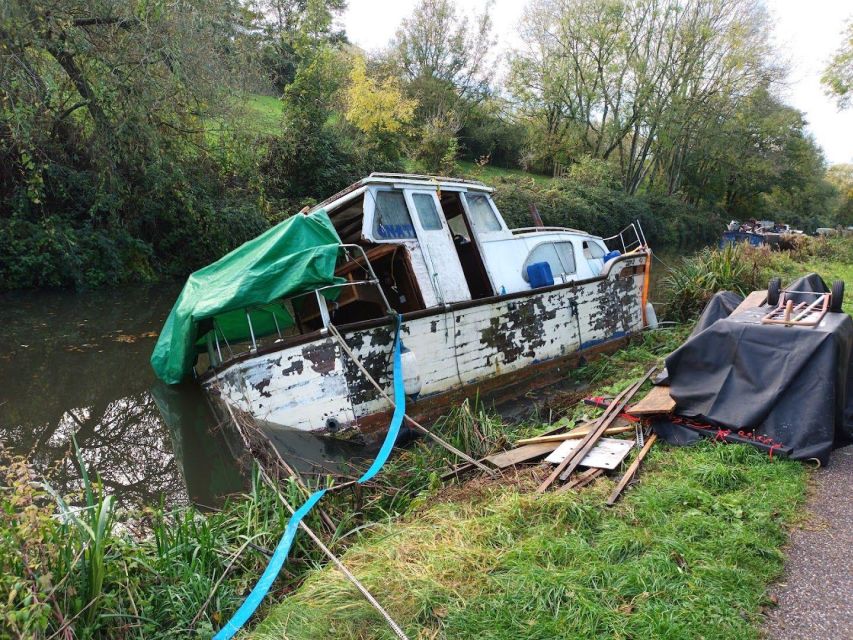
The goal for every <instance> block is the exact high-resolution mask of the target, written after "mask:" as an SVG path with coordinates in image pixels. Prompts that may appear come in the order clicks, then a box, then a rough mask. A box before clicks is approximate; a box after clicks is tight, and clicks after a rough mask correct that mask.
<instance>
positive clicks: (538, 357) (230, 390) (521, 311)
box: [203, 254, 647, 436]
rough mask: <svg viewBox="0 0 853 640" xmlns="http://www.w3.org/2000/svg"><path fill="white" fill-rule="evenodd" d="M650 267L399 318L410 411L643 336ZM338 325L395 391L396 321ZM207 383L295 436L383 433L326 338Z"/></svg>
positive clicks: (503, 386) (543, 372)
mask: <svg viewBox="0 0 853 640" xmlns="http://www.w3.org/2000/svg"><path fill="white" fill-rule="evenodd" d="M646 260H647V256H646V255H645V254H636V255H631V256H624V257H622V258H619V259H617V260H615V261H614V262H613V264H612V265H609V267H610V268H609V271H608V272H607V274H606V275H605V276H602V277H601V278H597V279H594V280H589V281H586V282H582V283H577V284H570V285H566V286H560V287H551V288H548V289H542V290H535V291H530V292H529V293H525V294H524V295H517V294H516V295H513V296H506V297H502V298H492V299H488V300H483V301H477V302H474V303H465V304H462V305H455V306H451V307H450V308H449V309H436V310H434V312H433V313H428V312H418V313H416V314H412V315H411V316H410V317H404V321H403V324H402V329H401V332H402V339H403V343H404V345H405V346H406V347H407V348H408V349H409V350H410V351H411V354H410V356H409V359H408V360H407V363H406V366H404V375H405V376H406V377H407V378H409V379H410V380H409V384H410V386H411V385H412V384H414V382H413V380H412V379H413V378H419V380H420V385H419V386H420V393H419V394H418V395H417V397H416V398H413V399H410V401H409V402H408V403H407V408H408V410H409V413H410V414H412V415H413V416H419V417H421V418H423V419H430V418H434V417H436V416H438V415H440V414H441V413H443V412H446V410H447V408H448V407H450V406H452V405H454V404H456V403H458V402H459V401H461V400H462V399H463V398H464V397H468V396H470V395H472V394H474V393H477V392H479V393H493V394H494V393H498V392H499V391H500V390H505V392H506V394H507V395H512V394H518V393H523V392H525V391H527V390H529V389H531V388H536V387H540V386H544V385H547V384H551V383H554V382H558V381H559V380H560V379H562V377H563V371H562V370H563V369H564V368H566V367H569V366H571V365H572V364H574V363H576V361H577V360H578V359H579V358H580V357H581V355H583V354H585V353H593V352H596V351H599V350H602V349H607V348H612V347H614V346H615V345H617V344H618V340H619V339H620V338H622V337H625V336H628V335H630V334H632V333H635V332H637V331H639V330H641V329H642V327H643V309H642V307H643V305H642V296H643V286H644V282H645V278H646V273H645V268H644V267H645V261H646ZM340 330H341V332H342V334H343V337H344V339H345V340H346V342H347V344H348V345H349V346H350V348H351V349H352V351H353V352H354V353H355V355H356V357H357V358H358V359H359V360H360V361H361V362H362V363H363V364H364V366H365V367H366V368H367V370H368V371H370V373H371V375H372V376H373V377H374V378H375V379H376V380H377V381H378V382H379V384H380V385H381V386H383V387H384V388H385V389H386V391H387V392H389V393H390V389H391V373H392V372H391V352H392V348H393V338H394V335H393V334H394V328H393V325H392V324H391V323H387V324H384V325H380V326H372V327H366V328H359V327H355V326H351V327H346V326H344V327H341V328H340ZM203 384H204V386H205V387H206V388H207V389H208V391H209V392H211V393H212V394H214V395H216V396H218V397H219V398H220V399H221V400H222V401H224V402H228V403H229V404H231V405H232V406H234V407H235V408H237V409H239V410H241V411H246V412H249V413H251V414H253V415H254V416H255V417H257V418H259V419H261V420H264V421H268V422H271V423H274V424H280V425H283V426H286V427H291V428H294V429H300V430H305V431H318V432H328V433H336V434H341V435H344V434H350V435H351V434H353V433H356V432H360V433H362V434H364V435H365V436H375V435H376V434H377V433H378V432H381V431H382V430H383V429H384V428H385V427H386V426H387V416H388V412H389V409H390V405H389V403H388V401H387V400H386V399H385V398H384V397H382V396H381V395H380V394H379V393H378V392H377V391H376V389H375V388H374V387H373V386H372V384H371V383H370V382H369V381H368V380H367V379H366V378H365V376H364V375H363V374H362V373H361V372H360V371H359V370H358V368H357V367H356V365H355V364H354V363H353V362H352V360H351V359H350V358H349V357H348V356H347V354H346V353H344V352H343V350H342V349H341V348H340V346H339V345H338V344H337V343H336V342H335V340H334V339H333V338H332V337H329V336H318V337H317V338H316V339H314V340H311V341H308V342H303V343H301V344H296V345H283V346H282V348H281V349H278V350H275V351H272V352H268V353H264V354H258V355H255V356H252V357H248V358H245V359H243V360H241V361H238V362H234V363H232V364H230V365H229V366H227V367H226V368H224V369H223V370H221V371H218V372H216V373H215V374H214V375H213V376H211V377H209V378H208V379H206V380H205V381H204V383H203Z"/></svg>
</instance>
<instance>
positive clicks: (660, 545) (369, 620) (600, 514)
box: [250, 329, 806, 640]
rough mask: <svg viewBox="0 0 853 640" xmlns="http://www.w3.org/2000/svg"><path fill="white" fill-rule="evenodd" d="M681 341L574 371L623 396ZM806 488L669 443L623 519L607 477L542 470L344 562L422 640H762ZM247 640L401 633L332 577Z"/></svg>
mask: <svg viewBox="0 0 853 640" xmlns="http://www.w3.org/2000/svg"><path fill="white" fill-rule="evenodd" d="M685 333H686V332H685V330H684V329H681V330H676V331H661V332H657V333H654V334H648V335H646V336H645V337H644V338H643V340H642V341H641V342H640V343H638V344H636V345H634V346H632V347H631V348H629V349H626V350H623V351H621V352H619V353H617V354H616V355H614V356H613V357H611V358H605V359H601V360H598V361H596V362H594V363H592V364H590V365H588V366H586V367H584V368H582V369H580V370H578V371H577V372H575V374H574V375H575V377H576V378H577V380H578V381H579V382H587V383H590V382H592V383H593V385H594V386H593V388H592V390H594V391H600V392H602V393H613V392H616V391H618V390H620V389H621V388H623V387H624V386H626V384H628V382H629V380H630V378H633V377H636V376H638V375H639V374H640V372H641V371H642V370H643V368H644V367H645V366H647V365H648V364H649V363H651V362H655V361H657V359H658V358H659V357H660V356H662V355H664V354H666V353H668V352H669V350H671V348H673V346H674V345H676V344H678V343H679V342H680V341H681V340H682V339H683V338H684V337H685ZM574 411H575V412H580V411H583V408H582V407H581V408H575V409H574ZM576 417H577V416H576ZM541 429H542V427H541V425H529V426H528V428H526V429H525V428H522V429H520V430H518V431H516V432H513V433H510V434H509V439H516V438H518V437H520V436H521V435H522V434H524V433H528V432H529V431H531V430H541ZM422 446H423V445H422ZM805 485H806V472H805V471H804V469H803V468H802V466H801V465H799V464H798V463H791V462H787V461H778V460H774V461H770V460H769V459H768V458H767V457H766V456H765V455H763V454H760V453H758V452H756V451H754V450H752V449H749V448H745V447H739V446H724V445H713V444H702V445H700V446H696V447H692V448H687V449H676V448H671V447H668V446H665V445H660V446H658V447H656V448H655V449H653V450H652V454H651V455H650V457H649V458H647V461H646V462H645V463H644V466H643V473H642V480H641V482H640V484H639V485H638V486H637V487H636V488H633V489H631V490H630V491H629V492H628V493H627V495H626V496H625V498H624V499H623V501H622V502H621V503H620V504H619V505H618V506H617V507H616V508H614V509H606V508H605V507H604V501H605V499H606V496H607V495H608V493H609V491H610V490H611V489H612V487H613V482H612V481H611V480H604V481H599V482H598V483H596V484H595V485H593V486H592V487H591V488H588V489H585V490H584V491H583V492H581V493H579V494H576V493H573V492H566V493H549V494H546V495H544V496H541V497H536V496H534V494H533V489H534V488H535V486H536V483H535V478H534V477H533V475H531V474H525V473H522V474H520V475H519V476H517V477H508V478H505V479H504V480H502V481H499V482H491V481H489V482H486V481H484V480H482V479H474V480H472V481H470V482H467V483H464V484H462V485H460V486H450V487H443V488H434V489H432V490H430V491H426V492H424V493H422V494H421V495H420V497H419V498H418V499H417V500H415V501H414V502H413V503H412V504H411V507H410V508H409V510H408V511H407V512H406V513H405V514H404V515H403V516H402V517H401V518H399V519H398V520H395V521H387V522H385V523H382V524H379V525H377V526H376V527H374V528H372V529H371V530H370V531H369V532H368V533H365V534H363V535H361V536H360V537H359V540H358V541H357V542H356V543H355V544H354V545H353V546H351V547H350V548H349V550H348V551H347V552H346V553H345V554H344V556H343V560H344V562H345V563H346V564H347V566H348V567H350V568H351V569H352V570H353V572H354V573H355V574H356V575H357V576H358V577H359V578H360V579H361V580H362V581H363V582H364V583H365V584H366V585H367V587H368V589H370V590H371V592H373V593H374V594H375V595H376V596H377V597H378V598H379V600H380V601H381V602H382V604H383V606H385V607H386V608H387V609H388V611H389V612H390V613H391V615H392V616H393V617H394V618H395V619H396V620H397V622H398V623H400V624H402V625H403V627H404V628H405V629H406V630H407V633H408V634H409V635H410V637H412V638H415V637H418V638H555V637H563V638H589V637H615V638H629V637H656V638H657V637H661V638H665V637H669V638H687V637H705V638H750V637H757V628H758V625H759V623H760V616H759V613H760V610H761V607H762V606H763V605H765V604H767V602H766V600H765V587H766V585H767V584H768V583H769V582H770V581H771V580H773V579H774V578H775V577H777V576H778V575H779V574H780V571H781V568H782V561H783V558H782V555H781V552H780V548H781V546H782V545H783V544H784V542H785V539H786V534H785V525H786V524H787V523H789V522H790V521H791V520H792V519H793V518H794V517H795V513H796V511H797V508H798V506H799V504H800V503H801V502H802V499H803V496H804V492H805ZM250 637H252V638H256V639H262V640H267V639H271V638H282V637H287V638H300V639H309V638H329V637H335V638H359V639H362V638H386V637H392V636H391V635H390V632H389V631H388V630H387V627H386V626H385V625H384V624H383V622H382V620H381V618H378V617H377V615H376V613H375V611H374V610H373V609H372V608H371V607H370V605H368V604H367V603H366V602H365V601H364V600H363V598H362V597H361V596H360V595H359V594H358V593H357V592H356V591H355V590H354V589H352V587H351V586H350V585H349V583H347V582H346V581H345V580H344V579H343V578H342V577H341V576H340V574H338V573H337V572H336V571H335V570H334V569H322V570H318V571H315V572H312V573H311V575H310V576H309V577H308V578H307V580H306V581H305V583H304V584H303V585H302V586H301V587H300V588H299V589H297V590H296V591H295V592H294V593H293V594H291V595H290V596H289V597H288V598H287V599H286V600H285V601H284V602H283V603H282V604H280V605H278V606H277V607H274V608H273V609H272V611H271V613H270V614H269V615H268V617H267V618H266V619H265V620H264V621H263V622H262V623H261V624H260V625H259V626H258V627H257V628H256V629H255V630H254V632H253V633H251V634H250Z"/></svg>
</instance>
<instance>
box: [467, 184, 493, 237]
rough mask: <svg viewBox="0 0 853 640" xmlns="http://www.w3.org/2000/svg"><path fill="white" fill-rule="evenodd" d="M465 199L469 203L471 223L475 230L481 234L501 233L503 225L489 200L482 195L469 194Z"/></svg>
mask: <svg viewBox="0 0 853 640" xmlns="http://www.w3.org/2000/svg"><path fill="white" fill-rule="evenodd" d="M465 199H466V200H467V201H468V209H469V210H470V212H471V222H472V224H473V225H474V230H475V231H479V232H481V233H482V232H484V231H485V232H488V231H500V230H501V223H500V220H498V217H497V216H496V215H495V212H494V211H493V210H492V206H491V205H490V204H489V199H488V198H487V197H486V196H484V195H481V194H471V193H469V194H467V195H466V196H465Z"/></svg>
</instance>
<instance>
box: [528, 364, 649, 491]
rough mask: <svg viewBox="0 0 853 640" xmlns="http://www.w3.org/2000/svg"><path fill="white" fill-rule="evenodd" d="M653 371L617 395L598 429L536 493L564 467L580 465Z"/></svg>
mask: <svg viewBox="0 0 853 640" xmlns="http://www.w3.org/2000/svg"><path fill="white" fill-rule="evenodd" d="M653 372H654V368H652V369H649V371H648V372H647V373H646V375H645V376H643V378H642V379H641V380H640V381H639V382H637V383H635V384H633V385H631V386H630V387H628V388H626V389H625V390H624V391H622V393H620V394H619V395H618V396H616V398H614V399H613V402H612V403H611V404H610V406H609V407H608V408H607V409H606V410H605V411H604V413H603V414H601V416H600V417H599V418H598V420H597V427H596V429H595V430H594V431H591V432H589V433H588V434H587V435H586V436H584V438H583V440H581V446H580V447H579V448H578V449H577V451H576V452H575V453H574V454H572V455H571V456H568V457H567V458H566V459H565V460H563V462H561V463H560V464H558V465H557V468H556V469H554V471H553V472H552V473H551V475H550V476H548V477H547V478H546V479H545V480H544V481H543V482H542V484H540V485H539V487H537V489H536V493H543V492H544V491H545V490H546V489H547V488H548V487H550V486H551V485H552V484H553V483H554V481H555V480H556V479H557V478H558V477H560V474H561V473H563V470H564V469H567V468H570V471H569V473H571V471H574V469H575V468H576V467H577V465H578V462H580V460H581V459H583V456H585V455H586V454H587V453H588V452H589V450H590V449H591V448H592V446H593V445H594V444H595V441H596V440H598V438H600V437H601V435H602V433H603V432H604V431H605V430H606V429H607V427H609V426H610V425H611V424H612V423H613V421H614V420H615V419H616V417H617V416H618V415H619V413H620V412H621V411H622V409H624V408H625V402H627V400H629V399H630V398H631V397H632V396H633V394H634V393H636V392H637V390H638V389H639V388H640V387H641V386H642V385H643V383H644V382H645V381H646V380H648V379H649V377H650V376H651V375H652V373H653ZM623 400H624V402H623Z"/></svg>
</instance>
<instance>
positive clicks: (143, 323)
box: [0, 285, 243, 506]
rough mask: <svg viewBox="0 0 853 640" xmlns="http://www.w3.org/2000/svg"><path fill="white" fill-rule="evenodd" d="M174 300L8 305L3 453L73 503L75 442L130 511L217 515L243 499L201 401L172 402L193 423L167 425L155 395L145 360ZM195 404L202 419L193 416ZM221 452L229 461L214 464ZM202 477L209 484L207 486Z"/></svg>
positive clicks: (48, 300)
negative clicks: (26, 463)
mask: <svg viewBox="0 0 853 640" xmlns="http://www.w3.org/2000/svg"><path fill="white" fill-rule="evenodd" d="M176 294H177V287H176V286H174V285H169V286H158V287H133V288H127V289H119V290H114V291H107V292H92V293H83V294H78V293H71V292H34V293H19V294H11V295H5V296H3V297H2V298H0V327H2V328H3V330H2V334H0V394H2V395H0V427H2V431H0V434H2V439H3V443H4V444H5V446H6V447H7V448H8V449H9V450H10V451H12V452H14V453H17V454H21V455H25V456H27V457H28V458H29V459H30V460H32V461H33V462H34V464H35V465H36V467H37V469H38V470H39V471H41V472H42V473H44V474H46V475H47V476H49V478H50V481H51V483H52V484H54V485H55V486H56V487H57V488H58V489H59V490H61V491H63V492H68V491H72V490H74V489H76V488H78V487H79V471H78V469H77V468H76V465H75V464H74V462H73V456H71V455H69V452H70V450H71V446H72V445H71V436H72V434H74V435H75V437H76V440H77V443H78V444H79V446H80V449H81V451H82V455H83V458H84V459H85V461H86V463H87V465H88V466H89V468H90V470H91V471H92V472H93V474H97V475H98V476H99V477H100V479H101V481H102V482H103V484H104V487H105V488H106V489H107V490H108V491H109V492H111V493H112V494H114V495H116V496H118V497H119V498H120V500H121V502H122V503H123V504H125V505H128V506H138V505H142V504H152V503H158V502H160V501H161V500H162V501H163V502H164V503H165V504H167V505H177V504H183V503H185V502H186V501H187V500H188V499H192V500H195V501H198V502H201V503H207V504H211V503H215V502H216V501H217V500H218V498H219V497H220V496H222V495H224V494H225V493H229V492H233V491H236V490H239V489H240V488H241V487H242V486H243V483H242V482H241V481H240V479H239V473H238V472H236V466H235V464H234V463H233V459H232V460H231V462H232V465H231V467H228V466H227V465H226V463H225V460H226V459H228V456H227V453H228V448H227V446H224V445H223V443H221V442H218V443H217V440H216V438H208V437H206V436H205V430H206V429H208V427H209V422H208V421H207V419H206V418H205V417H204V416H203V411H204V410H206V404H205V403H204V402H199V398H198V395H197V394H196V395H191V396H189V397H188V398H187V399H186V400H185V401H183V402H182V403H180V402H179V401H178V400H177V398H178V397H179V396H180V393H179V392H175V393H172V394H169V400H170V403H176V402H178V403H179V405H180V406H181V407H182V411H181V412H179V413H180V414H181V415H184V416H187V417H188V418H187V419H186V420H181V421H178V420H175V421H172V422H171V423H168V424H167V423H165V422H164V421H163V420H162V418H161V416H160V409H159V408H158V403H157V402H155V397H154V395H152V392H151V390H150V389H151V387H152V385H153V384H154V383H155V378H154V376H153V373H152V372H151V369H150V366H149V365H148V357H149V355H150V353H151V349H152V348H153V346H154V341H155V339H156V332H157V331H158V330H159V328H160V325H161V324H162V322H163V319H164V318H165V316H166V314H167V313H168V310H169V307H170V306H171V303H172V301H173V300H174V296H175V295H176ZM193 403H195V413H193V412H192V411H190V410H188V409H187V407H189V406H190V405H192V404H193ZM160 404H161V405H162V404H163V403H160ZM216 446H222V450H221V451H219V452H217V454H216V455H214V454H213V453H212V450H213V449H215V447H216ZM201 451H204V454H203V455H204V456H205V460H206V461H207V462H206V463H204V464H202V463H201V460H200V458H199V457H198V456H199V452H201ZM184 457H187V458H189V459H191V460H192V462H186V460H184ZM205 473H206V474H208V475H209V476H210V477H209V478H207V479H201V478H200V477H199V475H200V474H205ZM183 476H186V477H187V478H188V480H187V482H186V483H185V482H184V480H183ZM190 478H191V479H192V481H190V480H189V479H190Z"/></svg>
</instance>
